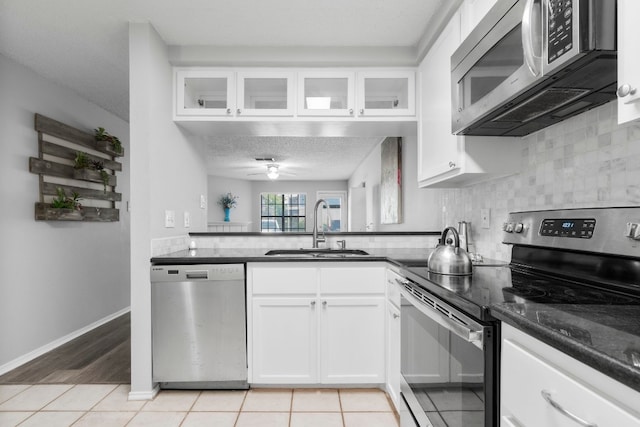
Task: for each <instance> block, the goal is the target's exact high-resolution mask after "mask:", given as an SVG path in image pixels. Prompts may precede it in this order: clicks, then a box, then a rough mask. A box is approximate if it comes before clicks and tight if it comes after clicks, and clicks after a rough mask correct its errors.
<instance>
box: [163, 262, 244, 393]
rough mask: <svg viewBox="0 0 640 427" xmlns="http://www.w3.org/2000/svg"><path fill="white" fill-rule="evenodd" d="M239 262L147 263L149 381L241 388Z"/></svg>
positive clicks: (172, 385) (179, 385)
mask: <svg viewBox="0 0 640 427" xmlns="http://www.w3.org/2000/svg"><path fill="white" fill-rule="evenodd" d="M244 278H245V273H244V264H211V265H154V266H152V267H151V319H152V320H151V328H152V345H153V381H155V382H158V383H160V387H161V388H191V389H193V388H195V389H246V388H248V383H247V327H246V326H247V320H246V319H247V317H246V298H245V281H244Z"/></svg>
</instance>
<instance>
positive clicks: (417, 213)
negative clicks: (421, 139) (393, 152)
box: [348, 136, 442, 231]
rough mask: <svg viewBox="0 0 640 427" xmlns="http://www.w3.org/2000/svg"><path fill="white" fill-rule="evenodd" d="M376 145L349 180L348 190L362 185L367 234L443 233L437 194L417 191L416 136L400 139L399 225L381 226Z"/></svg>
mask: <svg viewBox="0 0 640 427" xmlns="http://www.w3.org/2000/svg"><path fill="white" fill-rule="evenodd" d="M381 145H382V144H378V145H377V146H376V147H375V148H374V149H373V150H372V151H371V153H370V154H369V155H368V156H367V157H366V158H365V160H364V161H363V162H362V163H361V164H360V166H358V168H357V169H356V171H355V172H354V173H353V175H352V176H351V178H349V184H348V185H349V188H352V187H360V186H362V183H364V184H365V189H366V195H367V196H366V197H367V203H366V210H367V212H366V216H367V220H366V222H367V224H371V229H370V231H439V230H441V229H442V211H441V209H440V206H441V205H440V193H441V191H440V190H433V189H424V188H418V162H417V161H416V159H417V158H418V145H417V138H416V137H415V136H404V137H402V204H403V207H402V210H403V214H402V216H403V221H402V223H400V224H380V171H381V169H380V167H381V164H380V155H381Z"/></svg>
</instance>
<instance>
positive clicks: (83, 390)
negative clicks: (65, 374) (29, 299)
mask: <svg viewBox="0 0 640 427" xmlns="http://www.w3.org/2000/svg"><path fill="white" fill-rule="evenodd" d="M128 393H129V385H128V384H121V385H115V384H109V385H101V384H85V385H83V384H78V385H49V384H46V385H0V426H1V427H12V426H20V427H44V426H46V427H58V426H59V427H67V426H74V427H78V426H82V427H94V426H98V427H103V426H104V427H122V426H127V427H135V426H153V427H198V426H215V427H253V426H256V427H258V426H259V427H362V426H367V427H397V426H398V421H397V418H396V415H395V413H394V412H393V410H392V407H391V405H390V403H389V400H388V399H387V395H386V394H385V393H384V392H383V391H381V390H377V389H293V390H292V389H252V390H249V391H188V390H162V391H161V392H160V393H158V395H157V396H156V397H155V399H154V400H152V401H129V400H127V396H128Z"/></svg>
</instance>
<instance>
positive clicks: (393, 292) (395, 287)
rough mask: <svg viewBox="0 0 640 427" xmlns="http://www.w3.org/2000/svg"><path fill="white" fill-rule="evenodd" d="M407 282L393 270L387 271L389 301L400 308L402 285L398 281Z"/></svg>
mask: <svg viewBox="0 0 640 427" xmlns="http://www.w3.org/2000/svg"><path fill="white" fill-rule="evenodd" d="M402 280H405V279H404V277H402V276H400V275H399V274H398V273H396V272H395V271H393V270H391V269H387V300H388V301H389V302H390V303H391V304H393V305H395V306H396V307H397V308H400V286H401V285H400V283H398V281H402Z"/></svg>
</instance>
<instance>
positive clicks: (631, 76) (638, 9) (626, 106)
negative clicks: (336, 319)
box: [618, 0, 640, 124]
mask: <svg viewBox="0 0 640 427" xmlns="http://www.w3.org/2000/svg"><path fill="white" fill-rule="evenodd" d="M638 14H640V2H639V1H638V0H618V123H620V124H622V123H626V122H629V121H631V120H636V119H638V118H640V54H639V52H638V47H637V45H636V43H637V42H638V40H639V39H640V26H638V24H637V23H636V22H635V20H636V17H637V16H639V15H638Z"/></svg>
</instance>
